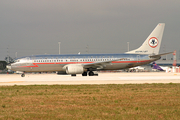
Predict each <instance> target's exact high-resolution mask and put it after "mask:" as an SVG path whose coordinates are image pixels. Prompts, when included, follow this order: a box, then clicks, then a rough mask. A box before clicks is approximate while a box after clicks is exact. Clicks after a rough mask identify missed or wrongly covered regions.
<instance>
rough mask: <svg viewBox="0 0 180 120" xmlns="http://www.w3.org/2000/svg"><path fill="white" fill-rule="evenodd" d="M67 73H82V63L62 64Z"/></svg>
mask: <svg viewBox="0 0 180 120" xmlns="http://www.w3.org/2000/svg"><path fill="white" fill-rule="evenodd" d="M64 68H65V69H66V73H67V74H82V73H83V72H84V68H83V66H82V65H74V64H71V65H66V66H64Z"/></svg>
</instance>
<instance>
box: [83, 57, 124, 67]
mask: <svg viewBox="0 0 180 120" xmlns="http://www.w3.org/2000/svg"><path fill="white" fill-rule="evenodd" d="M124 59H125V58H121V59H115V60H109V61H102V62H95V63H88V64H83V66H84V68H96V69H102V68H104V67H105V66H106V65H111V63H112V62H113V61H119V60H124Z"/></svg>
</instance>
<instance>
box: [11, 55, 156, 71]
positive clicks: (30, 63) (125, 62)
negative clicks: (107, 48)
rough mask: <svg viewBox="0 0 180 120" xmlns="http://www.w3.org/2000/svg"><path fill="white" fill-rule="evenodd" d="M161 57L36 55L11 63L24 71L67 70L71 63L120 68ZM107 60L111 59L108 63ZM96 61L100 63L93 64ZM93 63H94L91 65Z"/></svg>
mask: <svg viewBox="0 0 180 120" xmlns="http://www.w3.org/2000/svg"><path fill="white" fill-rule="evenodd" d="M157 59H159V58H150V57H149V56H148V55H139V54H81V55H79V54H77V55H35V56H27V57H23V58H18V59H17V60H16V61H15V63H12V64H11V70H13V71H23V72H47V71H49V72H50V71H65V69H64V66H65V65H69V64H81V65H83V66H85V65H87V66H88V67H86V69H92V70H93V71H95V70H120V69H126V68H130V67H135V66H139V65H144V64H149V63H150V62H152V61H155V60H157ZM107 61H111V62H108V63H106V62H107ZM94 63H99V64H100V65H99V66H98V67H97V66H93V64H94ZM91 64H92V65H91Z"/></svg>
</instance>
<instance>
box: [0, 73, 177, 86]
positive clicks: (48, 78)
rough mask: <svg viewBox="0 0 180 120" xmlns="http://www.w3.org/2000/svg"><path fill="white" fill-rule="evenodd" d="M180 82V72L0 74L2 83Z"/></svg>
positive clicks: (0, 84)
mask: <svg viewBox="0 0 180 120" xmlns="http://www.w3.org/2000/svg"><path fill="white" fill-rule="evenodd" d="M144 83H149V84H150V83H180V73H162V72H150V73H149V72H147V73H145V72H142V73H99V76H86V77H83V76H81V75H77V76H76V77H71V76H70V75H56V74H26V76H25V77H21V76H20V74H4V75H0V86H2V85H55V84H56V85H81V84H144Z"/></svg>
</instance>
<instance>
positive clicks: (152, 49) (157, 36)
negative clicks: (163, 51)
mask: <svg viewBox="0 0 180 120" xmlns="http://www.w3.org/2000/svg"><path fill="white" fill-rule="evenodd" d="M164 27H165V23H159V24H158V25H157V26H156V28H155V29H154V30H153V31H152V33H151V34H150V35H149V36H148V37H147V39H146V40H145V41H144V43H143V44H142V45H141V46H140V47H139V48H138V49H135V50H132V51H129V52H126V53H128V54H159V49H160V46H161V40H162V36H163V32H164Z"/></svg>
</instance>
